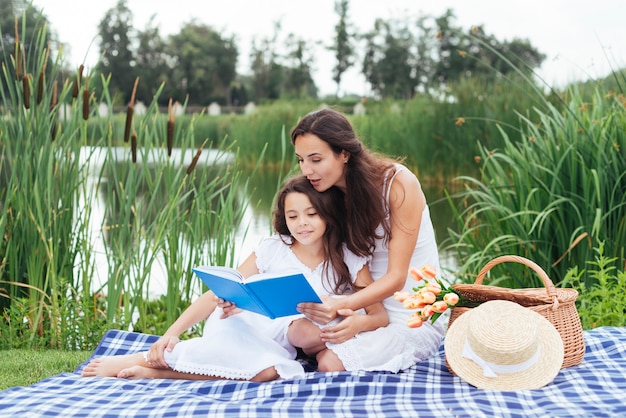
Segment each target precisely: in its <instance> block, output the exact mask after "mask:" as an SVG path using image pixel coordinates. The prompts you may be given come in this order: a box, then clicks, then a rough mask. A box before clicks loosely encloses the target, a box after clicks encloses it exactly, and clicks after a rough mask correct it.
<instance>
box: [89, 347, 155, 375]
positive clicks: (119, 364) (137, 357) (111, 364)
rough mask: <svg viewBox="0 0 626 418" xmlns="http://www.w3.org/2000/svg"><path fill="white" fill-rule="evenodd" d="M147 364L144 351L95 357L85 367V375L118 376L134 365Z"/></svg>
mask: <svg viewBox="0 0 626 418" xmlns="http://www.w3.org/2000/svg"><path fill="white" fill-rule="evenodd" d="M144 364H145V361H144V359H143V353H135V354H125V355H121V356H108V357H99V358H96V359H93V360H91V361H90V362H89V364H87V365H86V366H85V367H84V368H83V372H82V375H83V376H101V377H117V376H118V374H119V373H120V372H121V371H122V370H124V369H128V368H129V367H132V366H142V365H144Z"/></svg>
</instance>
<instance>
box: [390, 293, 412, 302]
mask: <svg viewBox="0 0 626 418" xmlns="http://www.w3.org/2000/svg"><path fill="white" fill-rule="evenodd" d="M409 296H411V294H410V293H409V292H407V291H401V292H396V293H394V294H393V298H394V299H395V300H397V301H398V302H404V300H405V299H406V298H408V297H409Z"/></svg>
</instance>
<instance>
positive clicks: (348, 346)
mask: <svg viewBox="0 0 626 418" xmlns="http://www.w3.org/2000/svg"><path fill="white" fill-rule="evenodd" d="M400 171H407V172H409V173H410V171H409V170H408V169H407V168H406V167H404V166H402V165H400V164H397V165H396V171H395V174H394V175H393V176H391V177H390V178H388V181H387V182H386V183H385V187H384V190H385V195H384V196H383V199H384V201H385V204H386V207H389V190H390V187H391V183H392V182H393V179H394V178H395V175H397V173H399V172H400ZM386 222H389V211H387V218H386ZM382 232H383V228H382V225H381V226H379V228H378V233H379V234H381V235H382ZM388 262H389V251H388V248H387V245H385V242H384V239H380V240H377V241H376V248H375V250H374V254H373V256H372V259H371V260H370V263H369V266H370V271H371V273H372V277H373V278H374V280H377V279H379V278H381V277H382V276H383V275H384V274H385V273H386V272H387V264H388ZM424 264H430V265H431V266H433V267H435V268H436V269H437V271H440V270H439V253H438V251H437V242H436V241H435V231H434V228H433V225H432V222H431V220H430V212H429V210H428V206H426V207H425V208H424V211H423V212H422V222H421V225H420V231H419V237H418V240H417V244H416V245H415V249H414V250H413V255H412V257H411V262H410V266H412V267H417V268H420V267H422V266H423V265H424ZM418 285H419V283H417V282H416V281H415V280H414V279H413V278H412V277H411V276H409V275H408V271H407V280H406V283H405V285H404V290H406V291H409V292H412V289H413V288H414V287H416V286H418ZM383 305H384V306H385V309H386V310H387V312H388V314H389V322H390V323H389V326H387V327H384V328H379V329H377V330H374V331H369V332H363V333H360V334H359V335H357V336H355V337H354V338H353V339H351V340H349V341H346V342H345V343H342V344H326V346H327V347H328V348H330V349H331V350H333V351H334V352H335V354H337V356H338V357H339V358H340V359H341V361H342V362H343V364H344V367H345V368H346V370H348V371H356V370H367V371H376V370H378V371H391V372H394V373H396V372H398V371H400V370H405V369H407V368H409V367H411V366H413V365H414V364H415V363H417V362H419V361H422V360H425V359H427V358H429V357H431V356H432V355H434V354H435V353H436V352H437V349H438V348H439V345H440V343H441V339H442V338H443V335H444V331H445V327H444V325H443V324H444V323H445V322H446V320H445V317H440V318H439V319H438V320H437V321H436V322H435V324H434V325H431V324H430V322H428V323H424V324H423V325H422V326H421V327H419V328H409V327H408V326H407V325H406V320H407V318H408V317H409V316H410V314H411V312H410V311H409V310H407V309H406V308H404V307H402V304H401V303H399V302H398V301H397V300H395V299H394V298H393V296H390V297H389V298H387V299H385V300H384V301H383Z"/></svg>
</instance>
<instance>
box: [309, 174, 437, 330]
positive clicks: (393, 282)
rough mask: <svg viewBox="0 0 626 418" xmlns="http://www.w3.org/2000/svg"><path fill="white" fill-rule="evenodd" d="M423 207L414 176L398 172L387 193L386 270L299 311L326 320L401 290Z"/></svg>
mask: <svg viewBox="0 0 626 418" xmlns="http://www.w3.org/2000/svg"><path fill="white" fill-rule="evenodd" d="M425 207H426V198H425V197H424V193H423V191H422V189H421V187H420V185H419V182H418V181H417V178H416V177H415V176H414V175H413V174H412V173H411V172H408V171H402V172H400V173H398V175H397V176H396V177H395V179H394V181H393V183H392V186H391V193H390V222H391V239H390V240H389V242H388V247H389V263H388V265H387V271H386V273H385V274H384V275H383V276H382V277H381V278H379V279H377V280H376V281H374V283H372V284H371V285H369V286H367V287H366V288H365V289H363V290H361V291H359V292H356V293H355V294H353V295H350V296H348V297H346V298H341V299H328V300H325V301H324V303H323V304H314V303H304V304H300V305H299V306H298V308H299V309H300V312H302V313H303V314H305V315H306V316H307V317H308V318H310V319H312V320H313V321H316V322H319V323H328V322H330V321H332V320H333V319H334V318H335V317H336V316H337V311H338V310H339V309H352V310H357V309H360V308H363V307H365V306H369V305H371V304H373V303H376V302H380V301H382V300H384V299H386V298H387V297H389V296H391V295H393V294H394V292H396V291H398V290H400V289H402V288H403V287H404V284H405V283H406V278H407V274H408V270H409V264H410V262H411V256H412V254H413V250H414V248H415V244H416V243H417V238H418V234H419V227H420V224H421V222H422V212H423V211H424V208H425Z"/></svg>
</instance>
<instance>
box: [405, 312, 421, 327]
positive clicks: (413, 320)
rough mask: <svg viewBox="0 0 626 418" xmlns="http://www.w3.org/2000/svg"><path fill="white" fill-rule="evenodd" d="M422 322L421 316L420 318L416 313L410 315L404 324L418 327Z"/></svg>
mask: <svg viewBox="0 0 626 418" xmlns="http://www.w3.org/2000/svg"><path fill="white" fill-rule="evenodd" d="M422 322H423V321H422V318H420V317H419V316H418V315H411V316H410V317H409V319H407V320H406V324H407V325H408V326H409V328H419V327H421V326H422Z"/></svg>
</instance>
